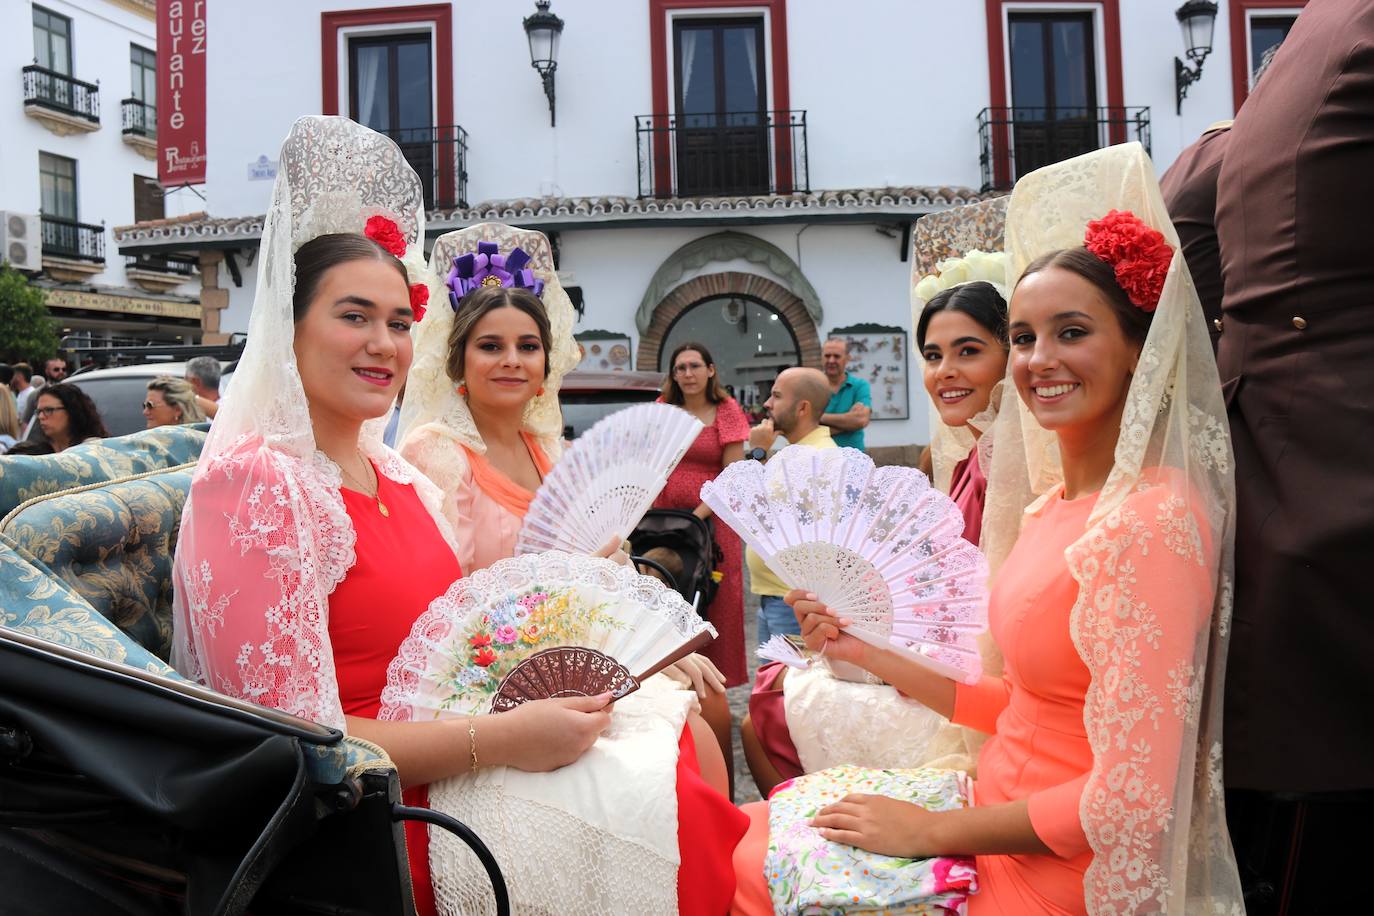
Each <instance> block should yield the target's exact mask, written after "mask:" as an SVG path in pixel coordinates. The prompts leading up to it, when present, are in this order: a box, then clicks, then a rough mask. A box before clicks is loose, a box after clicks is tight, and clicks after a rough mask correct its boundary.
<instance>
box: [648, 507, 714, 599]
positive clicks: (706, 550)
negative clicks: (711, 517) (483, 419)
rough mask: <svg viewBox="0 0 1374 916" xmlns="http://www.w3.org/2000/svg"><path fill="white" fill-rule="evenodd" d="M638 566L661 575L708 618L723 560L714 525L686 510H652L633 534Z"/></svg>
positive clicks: (649, 573)
mask: <svg viewBox="0 0 1374 916" xmlns="http://www.w3.org/2000/svg"><path fill="white" fill-rule="evenodd" d="M630 546H631V547H632V548H633V552H634V555H633V558H632V559H633V561H634V564H635V568H636V569H638V570H639V571H640V572H642V573H645V574H648V575H654V574H657V575H658V576H659V578H661V579H663V581H665V582H668V583H670V584H671V585H672V587H673V588H674V589H675V590H676V591H677V592H678V594H680V595H682V597H683V598H684V599H685V600H686V601H688V602H689V603H690V602H693V601H695V602H696V609H697V613H698V614H700V615H701V617H702V619H705V618H706V609H707V608H709V607H710V606H711V601H712V599H714V598H715V597H716V589H717V588H718V587H719V583H717V582H716V580H715V578H714V577H713V576H712V575H711V572H712V571H713V570H715V569H716V568H717V567H718V566H719V565H720V562H721V555H720V550H719V549H718V548H717V547H716V540H715V537H714V536H713V535H712V532H711V524H710V523H709V522H707V521H706V520H704V519H700V518H697V517H696V516H695V515H693V514H692V513H691V512H689V511H687V510H685V509H650V510H649V511H648V512H646V513H644V518H642V519H640V522H639V526H638V527H637V528H635V530H634V531H633V532H631V534H630Z"/></svg>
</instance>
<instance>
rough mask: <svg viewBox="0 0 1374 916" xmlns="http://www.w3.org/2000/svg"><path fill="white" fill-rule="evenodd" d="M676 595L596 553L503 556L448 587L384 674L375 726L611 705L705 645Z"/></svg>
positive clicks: (705, 628)
mask: <svg viewBox="0 0 1374 916" xmlns="http://www.w3.org/2000/svg"><path fill="white" fill-rule="evenodd" d="M715 635H716V631H715V630H714V629H712V628H711V626H710V624H707V623H705V622H703V621H702V619H701V618H700V617H699V616H698V615H697V613H696V611H694V610H693V609H692V606H691V605H690V604H688V603H687V602H686V601H683V600H682V596H681V595H679V594H678V593H677V592H675V591H672V590H671V589H669V588H667V587H666V586H664V585H663V583H661V582H659V581H658V580H657V579H654V578H651V577H649V576H641V575H639V574H638V573H636V572H635V571H634V570H633V569H631V568H630V567H627V566H621V565H620V564H618V563H616V562H614V561H612V560H604V559H601V558H599V557H585V556H573V555H571V554H566V553H558V552H550V553H540V554H529V555H527V556H523V557H511V558H509V559H505V560H500V561H498V562H496V563H493V564H492V565H491V566H489V567H487V568H486V569H483V570H479V571H478V572H476V573H474V574H472V575H471V576H468V577H466V578H462V579H459V580H457V581H456V582H454V583H453V584H452V585H451V586H449V589H448V591H447V592H445V593H444V594H443V595H440V596H439V597H438V598H436V599H434V601H433V602H432V603H431V604H430V606H429V609H428V610H427V611H426V612H425V613H424V614H423V615H421V617H420V619H419V620H417V621H416V622H415V625H414V626H413V627H412V628H411V631H410V635H409V636H408V637H407V638H406V639H405V641H404V642H402V643H401V648H400V650H399V652H398V653H397V655H396V658H394V659H393V660H392V662H391V665H390V667H389V668H388V669H387V686H386V688H385V689H384V690H383V691H382V709H381V712H380V714H379V716H378V718H381V719H395V720H420V719H433V718H441V717H444V716H449V715H457V716H469V715H478V714H481V713H485V712H487V711H491V712H502V711H504V710H507V709H512V708H514V707H515V706H518V705H519V704H521V703H523V702H525V701H527V700H537V699H544V698H547V697H559V696H595V695H597V694H599V693H610V694H611V695H612V696H613V697H615V698H617V699H618V698H620V697H622V696H625V695H626V694H628V693H630V692H631V691H633V690H635V689H636V688H638V686H639V682H640V681H642V680H643V679H644V678H646V677H649V676H650V675H652V674H655V673H657V672H658V671H661V670H662V669H664V668H666V667H668V666H669V665H671V664H672V663H673V662H676V661H677V660H679V659H681V658H682V657H683V656H685V655H687V654H688V653H689V652H695V651H696V650H697V649H700V648H701V647H702V646H704V645H706V644H707V643H708V642H710V641H711V640H712V639H714V638H715Z"/></svg>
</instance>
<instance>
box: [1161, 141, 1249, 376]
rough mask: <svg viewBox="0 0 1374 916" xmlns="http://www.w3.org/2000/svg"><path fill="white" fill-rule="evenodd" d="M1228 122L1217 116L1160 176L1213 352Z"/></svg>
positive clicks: (1217, 326)
mask: <svg viewBox="0 0 1374 916" xmlns="http://www.w3.org/2000/svg"><path fill="white" fill-rule="evenodd" d="M1231 124H1232V122H1231V121H1218V122H1217V123H1216V124H1213V125H1212V126H1211V127H1209V128H1207V130H1206V131H1205V132H1203V134H1202V136H1201V137H1198V138H1197V139H1196V140H1194V141H1193V143H1192V144H1191V145H1190V146H1188V147H1187V148H1185V149H1184V150H1183V152H1181V153H1179V154H1178V158H1177V159H1175V160H1174V164H1173V165H1171V166H1169V170H1168V171H1167V172H1165V173H1164V177H1162V178H1160V179H1159V190H1160V191H1161V192H1162V193H1163V194H1164V206H1165V207H1167V208H1168V210H1169V218H1170V219H1172V220H1173V222H1174V230H1175V231H1176V232H1178V240H1179V243H1180V244H1181V246H1182V249H1183V260H1185V261H1187V262H1188V273H1190V274H1191V275H1192V277H1193V286H1194V287H1196V288H1197V294H1198V298H1199V299H1201V300H1202V314H1203V315H1204V316H1206V318H1207V330H1208V331H1209V332H1210V333H1211V335H1212V352H1214V353H1215V352H1216V349H1217V340H1218V339H1219V338H1220V337H1221V290H1222V284H1221V247H1220V245H1218V243H1217V227H1216V215H1217V178H1218V176H1219V175H1220V174H1221V159H1222V156H1224V155H1225V154H1226V147H1227V143H1228V141H1229V140H1230V138H1231Z"/></svg>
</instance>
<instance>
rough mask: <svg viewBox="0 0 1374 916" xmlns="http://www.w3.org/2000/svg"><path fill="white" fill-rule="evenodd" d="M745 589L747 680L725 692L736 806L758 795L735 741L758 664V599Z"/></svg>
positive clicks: (745, 711) (738, 745)
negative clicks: (730, 725)
mask: <svg viewBox="0 0 1374 916" xmlns="http://www.w3.org/2000/svg"><path fill="white" fill-rule="evenodd" d="M746 579H747V576H746ZM747 588H748V586H747V584H746V591H745V593H744V645H745V651H746V654H747V656H748V660H749V683H748V684H741V685H740V686H738V687H731V688H730V689H729V690H728V691H726V695H727V697H728V698H729V700H730V714H731V716H732V717H733V718H734V720H735V760H734V767H735V804H737V805H741V804H744V803H745V802H751V801H758V800H759V798H760V796H759V789H758V786H756V785H754V778H753V777H752V776H750V775H749V766H748V764H746V763H745V762H744V749H743V747H742V746H741V745H740V740H739V724H740V722H741V721H742V720H743V719H744V714H745V713H747V712H748V711H749V688H750V687H751V686H752V684H753V680H754V670H755V669H756V668H757V667H758V662H759V660H758V656H756V655H755V654H754V649H755V648H757V646H758V631H759V626H758V610H759V599H758V596H757V595H753V594H750V593H749V591H748V590H747Z"/></svg>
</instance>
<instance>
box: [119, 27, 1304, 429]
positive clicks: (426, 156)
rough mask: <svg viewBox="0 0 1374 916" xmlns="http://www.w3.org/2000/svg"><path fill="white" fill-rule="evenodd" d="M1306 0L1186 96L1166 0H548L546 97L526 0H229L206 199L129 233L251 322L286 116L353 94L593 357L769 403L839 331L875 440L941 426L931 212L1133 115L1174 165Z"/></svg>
mask: <svg viewBox="0 0 1374 916" xmlns="http://www.w3.org/2000/svg"><path fill="white" fill-rule="evenodd" d="M1205 5H1206V4H1204V6H1205ZM1301 5H1302V4H1301V2H1298V0H1294V2H1291V3H1282V4H1281V3H1277V2H1272V0H1222V2H1220V3H1219V4H1218V6H1219V9H1218V12H1217V16H1216V20H1215V30H1214V34H1213V38H1212V41H1211V52H1210V54H1209V55H1208V56H1207V57H1206V59H1205V61H1204V64H1203V68H1202V75H1201V77H1200V78H1199V79H1197V80H1196V81H1194V82H1192V83H1191V85H1189V86H1188V87H1187V96H1186V98H1185V99H1184V100H1183V101H1182V103H1181V108H1180V106H1179V102H1178V91H1177V77H1176V63H1175V58H1176V57H1184V56H1185V48H1184V38H1183V36H1182V34H1181V30H1180V28H1179V22H1178V20H1177V19H1176V16H1175V6H1176V4H1175V3H1174V2H1173V0H1169V2H1165V0H958V2H947V0H854V2H852V3H848V4H835V3H831V2H826V0H555V3H554V5H553V8H552V9H551V12H552V13H555V14H557V15H558V16H560V17H562V19H563V21H564V28H563V31H562V35H561V42H560V44H559V45H558V50H557V69H556V71H555V73H554V86H553V89H554V92H553V100H552V102H551V101H550V99H549V98H548V96H547V95H546V92H545V90H544V88H543V86H541V80H540V77H539V74H538V73H536V72H535V71H534V70H533V69H532V68H531V55H530V48H529V45H528V43H527V36H526V34H525V31H524V29H523V28H522V25H521V22H522V18H523V17H524V16H526V15H529V14H532V13H534V12H535V9H534V4H533V2H532V0H531V2H530V3H529V5H528V6H526V5H525V4H523V3H515V2H511V0H463V2H461V3H457V2H454V3H447V2H446V3H432V4H403V3H390V2H374V3H372V4H370V5H368V6H367V7H365V8H359V6H358V0H309V2H305V0H302V2H291V3H281V2H269V0H235V2H229V0H209V5H208V11H209V13H208V34H209V44H210V51H209V56H208V67H207V90H206V107H207V113H208V114H207V117H208V126H207V137H206V140H207V142H206V154H207V157H208V158H207V163H208V172H207V184H206V194H207V198H208V199H207V202H206V206H205V209H206V210H207V212H208V216H206V217H193V218H187V219H183V220H169V221H168V222H167V223H165V224H160V225H148V226H138V227H133V228H132V229H129V230H121V231H120V232H119V233H118V243H119V245H120V247H121V250H122V251H124V252H125V253H143V254H165V253H168V252H179V253H191V254H194V255H196V256H198V257H201V258H205V257H222V258H223V264H224V270H222V271H221V272H220V276H219V278H218V282H219V285H220V286H221V287H222V288H225V289H227V290H228V296H227V297H226V301H225V302H224V308H223V309H222V311H221V312H220V313H219V314H217V315H216V316H215V319H214V320H213V321H212V322H207V325H206V327H207V328H209V327H211V326H212V325H213V327H214V328H215V329H216V330H217V331H218V333H219V334H220V335H224V334H228V333H233V332H241V331H243V330H245V329H246V328H247V322H248V313H249V311H250V308H251V304H252V298H253V287H254V273H255V269H254V268H255V262H254V260H253V259H254V257H255V252H256V246H257V241H258V238H259V235H260V233H261V223H262V214H263V213H264V212H265V210H266V208H267V203H268V199H269V196H270V193H271V184H272V182H271V178H272V175H273V168H274V160H275V158H276V155H277V150H278V148H279V145H280V142H281V139H282V137H284V136H285V135H286V132H287V130H288V128H289V127H290V125H291V123H292V121H293V120H295V118H297V117H299V116H300V115H303V114H308V113H321V112H323V113H338V114H345V115H349V116H351V117H354V118H355V119H357V120H359V121H362V122H364V123H367V124H369V125H370V126H373V127H374V128H376V129H379V130H383V131H386V132H389V133H390V134H391V135H392V136H393V137H394V138H395V139H396V140H397V141H398V143H400V145H401V146H402V149H403V150H404V151H405V152H406V154H407V157H408V158H409V159H410V160H411V162H412V164H413V165H415V166H416V169H417V171H418V172H419V173H420V174H421V177H422V179H423V180H424V181H425V183H426V189H427V195H428V196H429V198H430V201H429V203H430V205H431V212H430V218H429V226H428V231H429V235H430V237H431V238H433V237H435V236H437V235H439V234H441V233H443V232H445V231H448V230H450V229H454V228H461V227H463V226H467V225H471V224H473V223H477V222H482V221H501V222H508V223H513V224H517V225H523V226H529V227H533V228H539V229H541V230H543V231H545V232H546V233H548V234H549V235H550V237H551V238H552V239H553V240H554V243H555V248H556V251H557V253H558V262H559V270H560V275H561V276H562V278H563V280H564V285H565V286H569V287H572V288H573V289H574V290H575V291H576V293H575V296H574V298H575V300H578V301H580V302H581V304H582V306H583V309H584V314H583V316H582V319H581V321H580V323H579V326H578V330H579V332H580V334H581V337H580V339H581V340H582V342H583V345H584V349H585V350H586V358H585V360H584V363H583V365H584V367H587V368H594V369H609V370H616V369H641V370H649V371H662V370H663V369H664V368H665V362H666V358H667V354H668V352H669V351H670V350H671V348H672V347H673V346H674V345H675V344H676V343H679V342H681V341H683V340H687V339H692V338H697V339H700V340H701V342H703V343H705V344H706V345H707V346H708V347H710V348H711V349H712V350H713V351H715V352H714V355H715V358H716V362H717V365H718V367H720V368H721V370H722V375H723V376H724V379H725V381H726V382H727V383H729V384H731V385H732V386H733V387H734V390H735V391H736V393H737V395H738V396H739V397H740V399H741V401H743V402H745V403H746V404H749V403H751V402H757V401H760V400H761V399H762V396H765V395H764V393H765V392H766V389H767V387H768V384H769V383H770V382H771V379H772V378H773V377H774V376H775V375H776V372H777V371H778V369H779V368H780V367H782V366H786V365H794V364H797V363H804V364H808V365H819V358H820V343H821V342H822V341H824V340H825V339H826V337H827V336H829V335H831V334H834V333H837V332H838V333H840V334H841V335H843V336H848V337H852V338H853V339H854V341H855V342H856V343H859V344H860V349H861V351H862V353H861V356H862V359H861V362H862V365H863V369H862V371H863V374H864V377H866V378H868V379H869V380H870V384H871V385H872V388H873V391H874V395H875V420H874V422H873V423H872V424H871V425H870V426H869V428H868V430H867V443H868V445H869V446H898V445H907V444H915V443H923V442H925V441H927V423H926V414H927V408H926V399H925V395H924V392H923V389H922V387H921V383H920V377H919V366H918V365H917V363H916V362H913V361H912V360H911V359H910V348H911V340H910V334H911V330H912V329H911V314H910V303H909V288H910V263H909V260H908V255H909V238H910V230H911V226H912V224H913V222H914V221H915V220H917V219H919V218H920V217H921V216H922V215H924V214H926V213H930V212H934V211H938V210H941V209H944V208H947V207H949V206H953V205H958V204H962V203H966V202H969V201H973V200H978V199H980V198H981V197H983V196H986V195H990V194H997V193H1002V192H1005V190H1006V189H1008V188H1009V187H1010V185H1011V183H1012V182H1013V181H1014V179H1015V177H1016V176H1017V175H1018V174H1022V173H1024V172H1025V171H1028V170H1030V169H1033V168H1036V167H1038V166H1040V165H1043V164H1046V163H1048V162H1051V161H1057V160H1058V159H1062V158H1066V157H1068V156H1072V155H1076V154H1078V153H1081V152H1085V151H1087V150H1089V149H1094V148H1097V147H1099V146H1102V145H1106V144H1109V143H1113V142H1121V141H1125V140H1140V141H1142V142H1144V143H1145V144H1146V145H1147V146H1148V147H1149V148H1150V149H1151V151H1152V154H1153V156H1154V159H1155V162H1156V164H1157V166H1158V167H1159V168H1160V169H1161V170H1162V169H1163V168H1165V167H1167V166H1168V164H1169V163H1170V162H1172V161H1173V159H1174V158H1175V157H1176V156H1177V154H1178V152H1179V151H1180V150H1181V149H1182V148H1183V147H1185V146H1187V145H1188V144H1189V143H1191V142H1192V141H1193V140H1194V139H1195V138H1196V137H1197V136H1198V135H1199V134H1201V133H1202V131H1203V130H1204V129H1205V128H1206V127H1207V126H1208V125H1210V124H1211V123H1213V122H1215V121H1218V120H1221V119H1226V118H1230V117H1232V116H1233V114H1234V112H1235V110H1236V108H1237V107H1238V105H1239V104H1240V102H1241V101H1243V99H1244V96H1245V93H1246V91H1248V87H1249V79H1250V77H1249V74H1250V71H1251V70H1252V69H1253V64H1254V63H1255V62H1256V61H1257V60H1258V58H1259V56H1260V55H1261V54H1262V52H1263V50H1264V49H1265V48H1266V47H1268V46H1269V45H1271V44H1273V43H1274V42H1276V41H1278V40H1281V39H1282V37H1283V35H1285V34H1286V29H1287V27H1288V26H1289V25H1291V22H1292V19H1293V18H1295V17H1296V15H1297V13H1298V12H1299V11H1300V8H1301ZM551 121H556V123H551ZM229 273H232V275H233V276H232V277H231V276H226V274H229ZM209 302H210V300H207V305H208V304H209Z"/></svg>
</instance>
